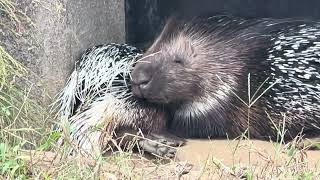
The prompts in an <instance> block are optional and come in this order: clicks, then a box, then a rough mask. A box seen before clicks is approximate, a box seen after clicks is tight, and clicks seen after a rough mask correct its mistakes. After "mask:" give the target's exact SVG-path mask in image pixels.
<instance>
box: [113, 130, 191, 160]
mask: <svg viewBox="0 0 320 180" xmlns="http://www.w3.org/2000/svg"><path fill="white" fill-rule="evenodd" d="M136 133H137V131H135V130H132V129H130V130H129V129H121V130H117V137H120V138H118V139H119V141H120V142H121V143H120V146H123V145H125V144H128V143H129V142H132V141H133V140H136V141H137V145H138V146H139V147H138V148H139V149H140V150H143V151H144V152H147V153H150V154H154V155H157V156H161V157H168V158H173V157H174V156H175V154H176V152H177V150H176V147H179V146H182V145H184V143H185V141H184V140H183V139H181V138H179V137H177V136H174V135H172V134H169V133H167V132H161V133H149V134H147V135H144V137H142V136H132V135H130V134H136Z"/></svg>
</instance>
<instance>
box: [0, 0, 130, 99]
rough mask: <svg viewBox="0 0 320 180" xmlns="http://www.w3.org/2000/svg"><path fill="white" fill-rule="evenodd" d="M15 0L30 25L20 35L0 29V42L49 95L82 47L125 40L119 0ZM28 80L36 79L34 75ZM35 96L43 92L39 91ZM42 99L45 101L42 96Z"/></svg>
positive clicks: (57, 88)
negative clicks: (31, 24)
mask: <svg viewBox="0 0 320 180" xmlns="http://www.w3.org/2000/svg"><path fill="white" fill-rule="evenodd" d="M16 2H17V4H18V6H19V9H21V10H22V11H23V12H25V13H26V14H27V15H28V16H29V17H31V19H32V21H33V23H34V25H33V26H28V25H25V26H24V24H22V31H23V36H24V37H13V36H8V35H7V34H1V33H0V43H1V45H3V46H5V48H6V49H7V50H8V51H9V52H10V53H11V54H12V55H13V56H14V57H15V58H16V59H18V60H19V61H21V62H22V63H23V64H25V65H26V66H27V67H28V68H30V69H31V70H32V71H33V72H35V73H36V74H38V75H39V76H40V77H41V79H42V81H43V85H44V86H45V88H46V89H47V90H48V93H49V95H51V96H54V95H55V94H56V93H57V92H58V91H59V90H60V88H61V87H63V85H64V83H65V81H66V78H67V77H68V75H69V74H70V72H71V70H72V69H73V66H74V61H75V60H76V59H77V58H79V55H80V54H81V52H83V51H84V50H85V49H86V48H89V47H91V46H93V45H97V44H102V43H107V42H124V41H125V6H124V1H123V0H116V1H114V0H41V1H33V0H16ZM31 81H34V83H36V80H35V79H33V80H31ZM36 85H39V83H37V84H36ZM39 97H43V96H40V94H39ZM40 99H41V100H43V98H40ZM44 101H46V102H47V100H46V99H44Z"/></svg>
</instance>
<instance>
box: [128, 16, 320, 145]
mask: <svg viewBox="0 0 320 180" xmlns="http://www.w3.org/2000/svg"><path fill="white" fill-rule="evenodd" d="M249 73H250V77H251V78H250V82H251V84H250V86H249V87H250V88H248V74H249ZM132 88H133V93H134V95H135V96H137V97H138V98H142V99H144V100H146V101H148V102H152V103H155V104H161V105H163V106H164V107H166V108H167V109H168V111H170V114H171V119H169V126H170V129H171V130H172V131H174V132H175V134H179V135H180V136H183V137H211V138H214V137H223V136H226V135H228V136H229V137H237V136H239V135H241V133H243V132H245V130H246V129H247V128H248V127H249V132H250V135H251V137H253V138H261V139H267V138H269V137H270V138H276V136H277V130H276V129H275V128H274V127H275V126H274V125H279V123H280V122H282V120H283V117H282V115H283V113H286V118H285V126H286V129H287V132H286V135H285V138H286V139H290V138H293V137H295V136H296V135H297V134H298V133H299V132H301V131H302V130H303V133H304V134H305V135H310V136H311V135H319V134H320V129H319V127H320V93H319V92H320V23H318V22H313V21H308V20H297V19H296V20H293V19H243V18H237V17H232V16H214V17H210V18H202V17H198V18H194V19H192V20H191V21H186V22H184V21H179V20H176V19H175V18H171V19H170V20H169V21H168V22H167V24H166V26H165V28H164V29H163V31H162V33H161V34H160V36H159V37H158V38H157V39H156V41H155V42H154V43H153V45H152V46H151V47H150V48H149V50H148V51H147V52H146V53H145V54H144V56H143V57H141V61H138V63H137V64H136V66H135V68H134V70H133V72H132ZM248 89H250V90H251V92H250V91H249V93H248ZM256 91H258V93H254V92H256ZM260 95H262V96H260ZM248 107H250V108H248ZM267 113H268V114H269V115H270V116H271V118H268V115H267ZM270 119H272V121H271V120H270ZM248 122H249V124H248Z"/></svg>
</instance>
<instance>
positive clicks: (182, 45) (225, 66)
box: [132, 18, 254, 104]
mask: <svg viewBox="0 0 320 180" xmlns="http://www.w3.org/2000/svg"><path fill="white" fill-rule="evenodd" d="M222 20H224V21H221V22H219V21H217V24H214V25H212V24H210V23H211V22H210V21H208V20H207V19H206V20H201V19H198V18H195V19H193V20H191V22H188V23H184V22H183V21H177V20H176V19H175V18H171V19H169V20H168V22H167V24H166V25H165V27H164V29H163V31H162V32H161V34H160V36H159V37H158V38H157V39H156V41H155V42H154V43H153V45H152V46H151V47H150V48H149V50H148V51H147V52H146V53H145V54H144V55H143V57H142V58H140V59H139V60H138V62H137V64H136V66H135V68H134V70H133V72H132V91H133V94H134V95H135V96H137V97H139V98H142V99H145V100H147V101H150V102H154V103H159V104H185V103H188V102H194V101H202V99H208V97H207V96H209V95H210V96H214V97H210V99H211V100H212V101H220V100H221V99H222V100H224V98H227V97H228V95H229V93H230V87H231V86H236V85H237V83H238V82H237V76H239V75H240V74H241V71H242V68H243V66H244V61H242V58H246V59H248V58H250V56H251V55H250V54H248V52H249V51H248V49H249V48H251V47H252V45H253V43H254V40H252V41H250V43H248V45H246V44H239V42H240V41H239V38H243V37H244V36H241V34H244V33H245V32H244V31H241V30H242V29H240V30H239V29H238V31H236V30H230V27H232V25H230V26H227V25H226V24H224V23H237V24H238V23H239V22H240V21H241V20H239V21H236V22H233V21H229V20H228V19H222ZM248 25H249V24H246V23H244V25H242V26H240V28H245V27H247V26H248ZM238 26H239V25H238ZM225 27H227V28H229V29H224V28H225ZM252 39H254V38H252ZM237 40H238V41H237ZM220 78H221V79H222V80H223V82H222V81H221V79H220ZM225 84H229V85H230V86H226V85H225Z"/></svg>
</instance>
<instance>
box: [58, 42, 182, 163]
mask: <svg viewBox="0 0 320 180" xmlns="http://www.w3.org/2000/svg"><path fill="white" fill-rule="evenodd" d="M141 53H142V51H141V50H139V49H137V48H136V47H133V46H130V45H128V44H116V43H109V44H104V45H98V46H94V47H92V48H89V49H87V50H86V51H85V52H84V53H83V54H82V56H81V58H80V59H79V60H78V61H77V62H76V63H75V69H74V71H73V72H72V74H71V76H70V78H69V80H68V82H67V83H66V85H65V87H64V88H63V90H62V91H61V92H60V93H59V94H58V97H57V100H56V102H55V103H54V104H53V107H54V109H57V112H58V118H59V119H60V120H61V124H62V126H64V128H66V127H69V129H70V132H69V133H70V134H66V135H65V136H61V138H59V139H58V142H57V143H58V144H59V145H62V144H64V142H65V141H66V139H67V140H69V141H70V143H71V144H72V146H71V147H72V148H71V153H72V154H74V153H75V152H80V153H81V154H83V155H85V156H94V155H95V154H96V153H99V152H100V153H101V151H102V150H103V149H105V148H106V147H107V143H108V139H107V138H108V137H109V138H110V137H111V136H112V135H114V137H113V138H117V137H121V136H122V135H123V134H124V133H134V134H136V133H137V132H138V131H141V132H142V133H144V134H143V135H145V136H146V137H147V138H150V139H151V140H155V141H158V142H160V143H162V144H165V145H164V146H163V145H161V144H158V143H154V142H152V141H149V140H143V139H141V140H139V141H138V143H139V146H140V148H142V149H143V150H145V151H147V152H150V153H154V154H156V155H160V156H168V157H172V156H174V154H175V152H176V150H175V149H173V148H170V147H168V146H166V145H170V146H178V145H181V144H182V143H183V140H182V139H179V138H175V139H173V138H174V136H172V135H170V134H166V135H165V136H164V134H165V133H161V131H163V130H164V129H165V122H164V121H163V119H166V117H165V116H167V115H166V113H165V112H164V111H163V109H162V108H159V107H157V106H155V105H152V104H151V105H148V103H145V102H143V103H142V102H138V101H137V100H135V99H133V98H132V95H131V91H130V81H129V77H130V76H129V75H130V71H131V70H132V67H133V66H134V64H135V61H136V59H137V58H138V57H139V56H141ZM61 128H62V127H60V128H59V129H58V130H59V131H60V132H63V131H62V129H61ZM67 132H68V131H67ZM160 133H161V134H160ZM106 136H107V137H106ZM126 140H127V141H130V140H132V138H126Z"/></svg>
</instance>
